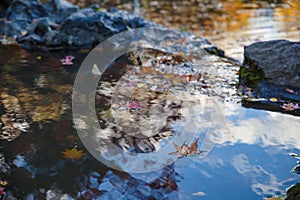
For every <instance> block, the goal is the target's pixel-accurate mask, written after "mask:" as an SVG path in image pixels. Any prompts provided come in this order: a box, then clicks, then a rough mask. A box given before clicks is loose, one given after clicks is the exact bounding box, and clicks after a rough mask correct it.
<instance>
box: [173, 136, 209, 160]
mask: <svg viewBox="0 0 300 200" xmlns="http://www.w3.org/2000/svg"><path fill="white" fill-rule="evenodd" d="M198 141H199V138H197V139H196V140H195V141H194V142H193V143H192V144H191V146H188V145H186V144H185V142H184V143H183V144H182V145H181V146H179V145H177V144H175V143H173V145H174V147H175V149H176V151H175V152H171V153H169V154H171V155H172V154H175V155H178V157H183V156H187V157H194V156H196V155H199V154H201V153H203V152H206V150H199V149H198Z"/></svg>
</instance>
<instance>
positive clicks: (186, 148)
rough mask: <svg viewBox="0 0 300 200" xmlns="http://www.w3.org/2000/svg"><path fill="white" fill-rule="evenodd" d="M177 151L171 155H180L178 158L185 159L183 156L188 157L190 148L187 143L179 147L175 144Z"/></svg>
mask: <svg viewBox="0 0 300 200" xmlns="http://www.w3.org/2000/svg"><path fill="white" fill-rule="evenodd" d="M173 145H174V147H175V149H176V151H175V152H171V153H169V154H176V155H178V157H183V156H187V155H188V152H189V146H188V145H186V144H185V142H184V143H183V144H182V145H181V146H179V145H177V144H175V143H173Z"/></svg>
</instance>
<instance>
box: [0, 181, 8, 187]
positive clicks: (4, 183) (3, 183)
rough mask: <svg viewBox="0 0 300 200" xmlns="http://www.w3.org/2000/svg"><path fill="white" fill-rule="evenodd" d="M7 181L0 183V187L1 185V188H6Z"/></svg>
mask: <svg viewBox="0 0 300 200" xmlns="http://www.w3.org/2000/svg"><path fill="white" fill-rule="evenodd" d="M7 184H8V183H7V181H0V185H2V186H7Z"/></svg>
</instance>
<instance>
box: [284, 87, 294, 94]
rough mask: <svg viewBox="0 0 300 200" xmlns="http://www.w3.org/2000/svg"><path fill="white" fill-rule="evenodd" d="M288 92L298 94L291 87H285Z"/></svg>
mask: <svg viewBox="0 0 300 200" xmlns="http://www.w3.org/2000/svg"><path fill="white" fill-rule="evenodd" d="M284 90H285V91H286V92H289V93H292V94H297V93H296V92H295V91H294V90H292V89H290V88H285V89H284Z"/></svg>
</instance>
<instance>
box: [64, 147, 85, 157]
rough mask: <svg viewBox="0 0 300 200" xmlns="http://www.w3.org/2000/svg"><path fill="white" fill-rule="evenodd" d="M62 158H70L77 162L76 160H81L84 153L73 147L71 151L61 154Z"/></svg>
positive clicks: (66, 150)
mask: <svg viewBox="0 0 300 200" xmlns="http://www.w3.org/2000/svg"><path fill="white" fill-rule="evenodd" d="M62 155H63V157H65V158H70V159H72V160H77V159H81V158H83V157H84V152H83V150H78V149H76V148H75V147H74V148H72V149H65V150H64V151H63V152H62Z"/></svg>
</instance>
